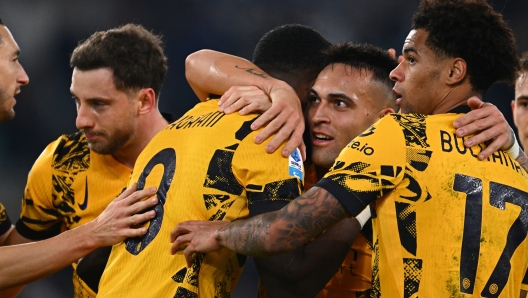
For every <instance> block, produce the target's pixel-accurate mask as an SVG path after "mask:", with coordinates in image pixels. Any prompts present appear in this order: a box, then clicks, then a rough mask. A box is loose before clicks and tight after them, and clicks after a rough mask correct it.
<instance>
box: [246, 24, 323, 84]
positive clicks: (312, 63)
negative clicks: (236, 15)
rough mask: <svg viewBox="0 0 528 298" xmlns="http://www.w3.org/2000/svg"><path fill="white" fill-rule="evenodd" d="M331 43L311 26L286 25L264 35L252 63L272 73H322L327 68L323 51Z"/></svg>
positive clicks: (254, 53) (256, 48)
mask: <svg viewBox="0 0 528 298" xmlns="http://www.w3.org/2000/svg"><path fill="white" fill-rule="evenodd" d="M330 45H331V43H330V42H329V41H328V40H326V39H325V38H324V37H323V36H322V35H321V34H320V33H319V32H317V31H315V30H314V29H312V28H310V27H308V26H304V25H300V24H288V25H283V26H280V27H277V28H275V29H273V30H271V31H269V32H268V33H266V34H265V35H264V36H262V38H261V39H260V40H259V42H258V43H257V45H256V47H255V51H254V52H253V63H255V65H257V66H258V67H260V68H261V69H262V70H264V71H265V72H267V73H269V74H271V75H272V76H274V73H283V74H298V73H304V72H307V71H309V72H317V73H319V71H321V70H322V69H323V67H324V55H323V51H324V50H326V49H327V48H328V47H329V46H330Z"/></svg>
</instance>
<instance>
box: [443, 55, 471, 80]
mask: <svg viewBox="0 0 528 298" xmlns="http://www.w3.org/2000/svg"><path fill="white" fill-rule="evenodd" d="M448 66H449V67H448V69H447V84H449V85H454V84H458V83H459V82H461V81H463V80H464V79H465V78H466V74H467V64H466V61H464V59H462V58H454V59H453V60H452V61H451V63H450V64H449V65H448Z"/></svg>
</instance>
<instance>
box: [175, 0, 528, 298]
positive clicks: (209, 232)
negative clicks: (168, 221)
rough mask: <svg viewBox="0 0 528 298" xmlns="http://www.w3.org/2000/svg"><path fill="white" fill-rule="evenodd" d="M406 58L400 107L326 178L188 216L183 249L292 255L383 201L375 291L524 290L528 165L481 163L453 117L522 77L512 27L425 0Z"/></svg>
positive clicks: (468, 4) (399, 79)
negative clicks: (275, 206)
mask: <svg viewBox="0 0 528 298" xmlns="http://www.w3.org/2000/svg"><path fill="white" fill-rule="evenodd" d="M468 36H479V38H478V39H471V40H469V39H468V38H467V37H468ZM477 49H478V50H477ZM403 54H404V61H403V62H401V63H400V64H399V66H398V67H397V68H395V69H394V70H393V72H392V74H391V78H392V79H393V80H395V81H396V84H395V87H394V91H395V93H396V94H397V95H398V97H399V98H398V100H397V103H398V105H399V106H400V109H401V112H402V114H392V115H390V116H387V117H384V118H383V119H382V120H380V121H379V122H377V123H376V124H375V125H374V126H372V127H371V128H369V129H368V130H367V131H365V132H364V133H363V134H362V135H360V136H359V137H357V138H355V139H354V140H353V141H352V142H351V143H350V144H349V145H347V147H346V148H345V149H344V150H343V151H342V152H341V153H340V155H339V157H338V158H337V160H336V161H335V163H334V165H333V166H332V168H331V170H330V172H329V173H327V174H326V175H325V178H323V179H322V180H321V181H320V182H318V183H317V184H316V186H315V187H314V188H312V189H311V190H309V191H308V192H306V193H305V194H304V195H303V196H301V197H300V198H298V199H296V200H294V201H293V202H292V203H291V204H289V205H287V206H286V207H284V208H283V209H281V210H280V211H278V212H272V213H269V214H265V215H261V216H257V217H254V218H251V219H249V220H241V221H236V222H233V223H225V222H203V221H195V222H188V223H183V224H180V226H179V227H178V228H177V229H175V231H174V232H173V233H172V235H171V240H172V241H175V242H174V246H173V251H174V250H177V249H178V248H179V246H180V245H182V244H188V246H187V248H186V249H185V252H184V253H185V255H186V257H187V258H188V259H189V258H190V257H191V255H192V254H193V252H195V251H200V252H211V251H214V250H217V249H219V248H221V247H227V248H229V249H232V250H234V251H237V252H238V253H242V254H246V255H265V254H267V253H270V252H274V253H277V252H280V251H289V250H292V249H295V248H296V247H297V246H298V245H300V244H302V243H304V241H306V240H308V239H309V238H310V237H313V236H314V235H317V234H318V233H320V232H321V231H322V230H324V229H325V228H327V227H329V226H331V225H332V224H333V223H335V222H337V221H338V220H340V219H341V218H344V217H347V216H349V215H355V214H357V213H358V212H359V211H361V210H362V209H363V208H365V206H366V205H368V204H371V203H374V204H375V212H374V214H373V222H374V232H375V237H374V247H375V249H374V261H373V272H374V279H373V295H374V296H375V297H377V296H381V295H384V296H387V297H412V296H425V297H449V296H454V295H458V294H460V293H465V294H468V295H471V296H479V297H480V296H485V297H512V296H518V295H519V293H520V290H521V282H522V279H523V277H524V273H525V271H526V260H525V255H526V252H527V250H528V248H527V241H526V231H527V224H528V223H527V222H526V220H525V217H526V216H525V213H526V210H525V209H526V208H527V207H528V206H527V204H526V203H525V199H524V198H525V197H526V195H527V194H526V192H527V191H528V182H527V180H526V175H527V173H526V171H525V170H523V169H522V168H521V167H520V165H519V164H518V163H517V162H515V161H514V160H512V159H511V158H509V156H507V155H506V154H504V152H502V151H500V152H497V153H494V154H493V155H492V156H491V157H489V158H488V159H486V160H485V161H480V160H478V158H477V156H478V153H479V152H480V151H481V150H482V147H481V146H473V147H471V148H469V149H468V148H464V147H463V144H462V142H463V139H461V138H457V137H456V134H455V130H454V128H453V127H452V122H453V121H454V119H456V117H457V116H458V115H456V114H449V113H456V112H460V111H463V110H465V111H467V110H468V109H469V108H468V107H465V106H464V104H465V103H466V101H467V98H468V97H469V96H471V95H479V96H481V95H482V94H483V93H484V92H485V91H486V90H487V89H488V88H489V87H490V86H491V84H493V83H494V82H496V81H507V82H512V81H513V80H514V79H515V72H516V71H517V70H518V69H519V64H518V59H517V57H516V53H515V42H514V38H513V34H512V32H511V30H509V28H508V27H507V26H506V24H505V23H504V21H503V20H502V18H501V15H500V14H498V13H496V12H494V11H493V10H492V8H491V7H490V6H489V5H488V4H487V3H486V2H485V1H445V0H443V1H422V3H421V5H420V8H419V10H418V12H417V14H416V15H415V17H414V22H413V28H412V30H411V32H410V33H409V35H408V37H407V39H406V41H405V44H404V46H403ZM257 227H266V229H260V230H259V229H258V228H257Z"/></svg>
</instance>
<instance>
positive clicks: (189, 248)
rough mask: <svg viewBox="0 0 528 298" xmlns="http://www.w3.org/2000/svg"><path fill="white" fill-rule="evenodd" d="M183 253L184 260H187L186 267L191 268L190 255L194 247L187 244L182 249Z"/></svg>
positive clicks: (191, 255)
mask: <svg viewBox="0 0 528 298" xmlns="http://www.w3.org/2000/svg"><path fill="white" fill-rule="evenodd" d="M183 254H184V255H185V260H186V261H187V268H191V266H192V257H193V254H194V249H192V245H189V246H187V248H185V250H184V251H183Z"/></svg>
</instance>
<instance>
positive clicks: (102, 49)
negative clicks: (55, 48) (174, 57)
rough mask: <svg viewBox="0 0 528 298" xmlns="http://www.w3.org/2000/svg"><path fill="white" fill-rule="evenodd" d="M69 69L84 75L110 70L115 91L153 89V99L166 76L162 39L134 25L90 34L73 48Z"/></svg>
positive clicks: (165, 58)
mask: <svg viewBox="0 0 528 298" xmlns="http://www.w3.org/2000/svg"><path fill="white" fill-rule="evenodd" d="M70 65H71V67H74V68H77V69H79V70H83V71H86V70H94V69H99V68H109V69H111V70H112V72H113V76H114V84H115V87H116V89H118V90H121V91H128V90H137V89H141V88H152V89H153V90H154V92H155V93H156V98H159V93H160V90H161V86H162V84H163V79H164V77H165V74H166V73H167V57H165V54H164V53H163V42H162V40H161V37H160V36H157V35H154V34H153V33H151V32H150V31H148V30H146V29H145V28H144V27H143V26H141V25H136V24H126V25H124V26H121V27H119V28H115V29H110V30H107V31H99V32H96V33H94V34H92V36H90V37H89V38H88V39H87V40H86V41H84V42H83V43H81V44H79V45H78V46H77V48H75V50H74V51H73V53H72V56H71V59H70Z"/></svg>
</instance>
